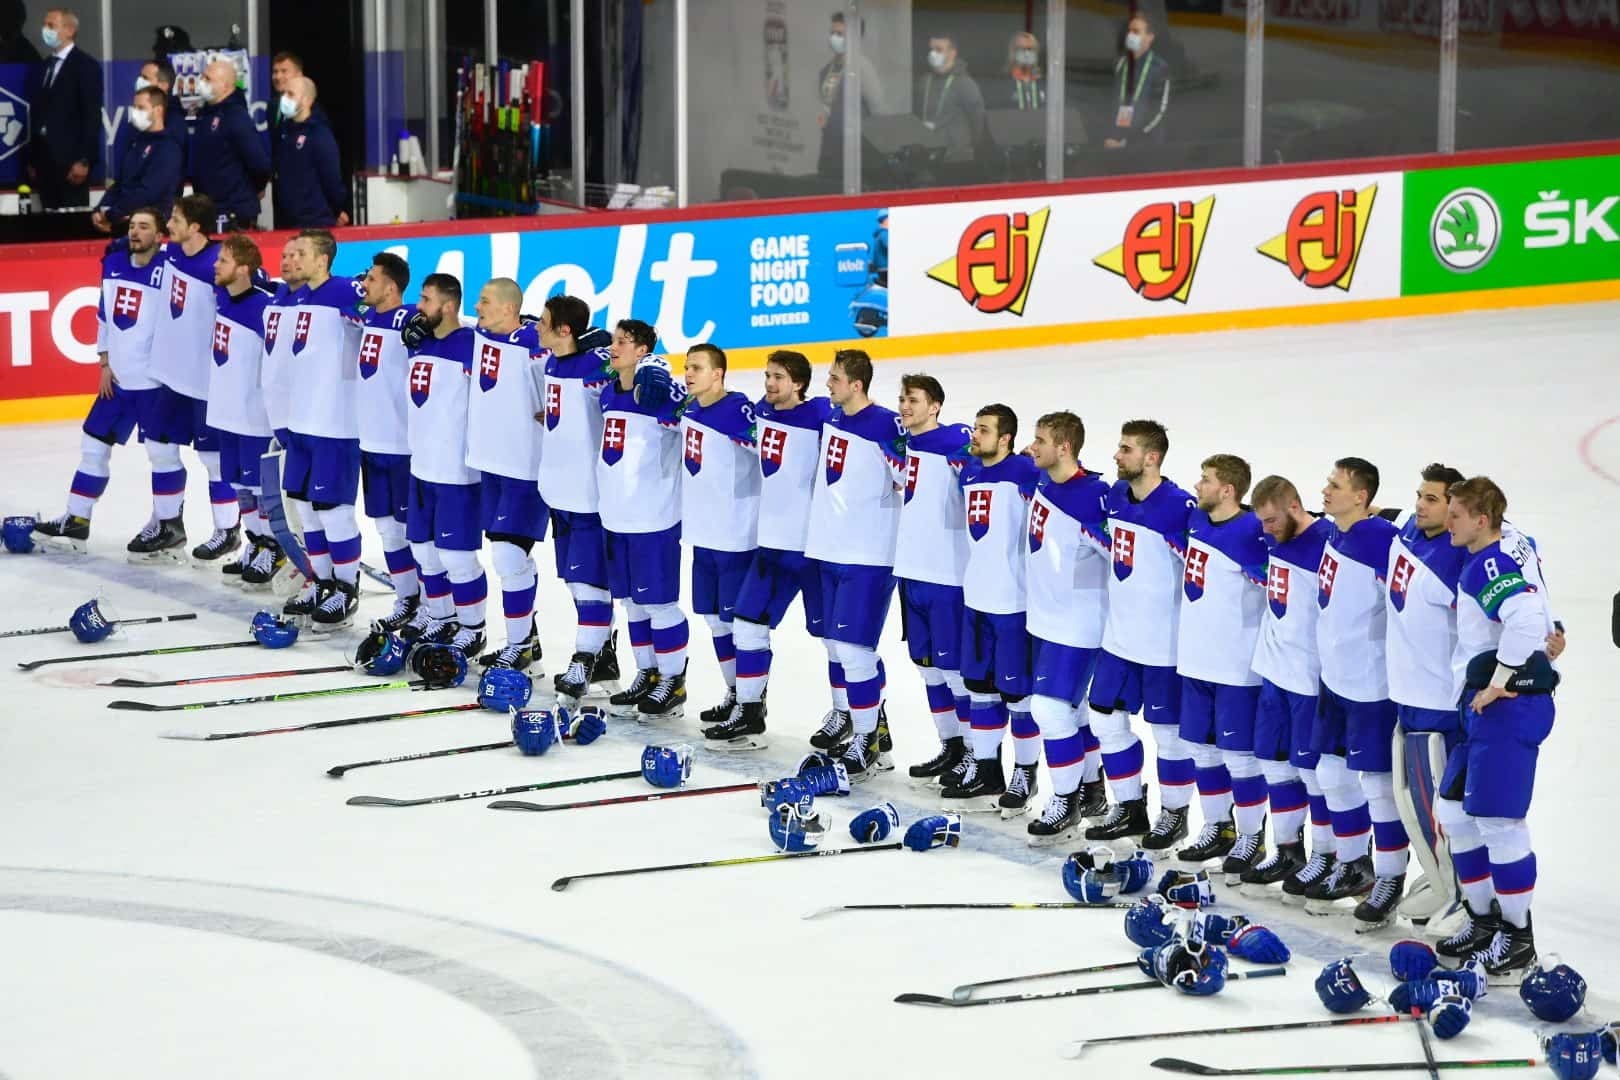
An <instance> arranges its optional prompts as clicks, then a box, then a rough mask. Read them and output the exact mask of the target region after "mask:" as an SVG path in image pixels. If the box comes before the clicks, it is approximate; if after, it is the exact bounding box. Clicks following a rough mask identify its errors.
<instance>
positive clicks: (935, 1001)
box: [894, 967, 1288, 1009]
mask: <svg viewBox="0 0 1620 1080" xmlns="http://www.w3.org/2000/svg"><path fill="white" fill-rule="evenodd" d="M1287 974H1288V969H1287V968H1284V967H1269V968H1256V969H1254V970H1253V971H1233V972H1229V973H1228V974H1227V976H1226V980H1227V981H1228V982H1231V981H1232V980H1233V979H1267V978H1271V977H1272V976H1276V975H1287ZM1163 985H1164V984H1163V983H1161V982H1160V981H1159V980H1157V979H1148V980H1146V981H1144V982H1130V983H1109V984H1107V985H1105V986H1080V987H1076V988H1075V989H1073V990H1054V991H1051V992H1049V993H1042V994H1003V995H1001V996H1000V997H987V998H969V999H968V1000H966V1001H957V1000H956V999H954V998H948V997H940V996H939V995H938V994H900V995H899V996H897V997H896V998H895V999H894V1000H895V1002H896V1004H900V1005H942V1006H945V1007H946V1008H950V1009H966V1008H969V1007H970V1006H973V1005H1010V1004H1013V1003H1014V1002H1020V1001H1056V1000H1057V999H1058V998H1071V997H1091V996H1093V995H1096V994H1118V993H1123V992H1125V991H1128V990H1146V989H1148V988H1150V987H1155V986H1163Z"/></svg>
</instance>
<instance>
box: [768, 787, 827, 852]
mask: <svg viewBox="0 0 1620 1080" xmlns="http://www.w3.org/2000/svg"><path fill="white" fill-rule="evenodd" d="M770 828H771V842H772V843H773V844H775V845H776V850H778V851H787V852H799V851H814V850H815V849H816V847H817V846H818V845H819V844H820V843H821V841H822V838H823V837H825V836H826V835H827V823H826V822H825V821H823V820H822V819H821V811H820V810H819V809H817V808H816V804H815V799H814V798H813V797H812V796H808V795H807V796H805V797H804V798H803V799H801V800H800V801H799V802H791V803H783V804H782V805H781V806H778V807H777V808H776V809H775V810H774V811H772V812H771V825H770Z"/></svg>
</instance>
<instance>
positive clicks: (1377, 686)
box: [1316, 517, 1395, 701]
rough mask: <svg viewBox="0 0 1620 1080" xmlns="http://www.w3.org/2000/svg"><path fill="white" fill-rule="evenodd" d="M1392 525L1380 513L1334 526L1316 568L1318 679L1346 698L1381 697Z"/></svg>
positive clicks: (1385, 678)
mask: <svg viewBox="0 0 1620 1080" xmlns="http://www.w3.org/2000/svg"><path fill="white" fill-rule="evenodd" d="M1394 540H1395V526H1394V525H1393V524H1391V523H1390V522H1388V521H1385V520H1384V519H1383V518H1381V517H1370V518H1363V519H1362V520H1361V521H1358V522H1356V523H1355V524H1354V525H1352V526H1350V528H1348V529H1343V530H1341V529H1337V528H1335V529H1334V530H1333V532H1332V534H1331V535H1330V536H1329V537H1328V542H1327V544H1326V545H1325V546H1324V547H1323V549H1322V564H1321V565H1320V566H1319V567H1317V570H1316V603H1317V606H1318V607H1320V608H1321V609H1322V614H1321V616H1320V617H1319V618H1318V619H1317V621H1316V646H1317V651H1318V652H1319V654H1320V655H1321V657H1322V683H1323V684H1324V685H1325V686H1326V687H1327V688H1328V689H1329V690H1332V691H1333V692H1334V693H1335V694H1338V695H1339V696H1340V697H1343V698H1348V699H1350V700H1351V701H1384V700H1386V699H1387V698H1388V697H1389V672H1388V669H1387V667H1386V663H1385V660H1384V636H1385V631H1386V629H1387V623H1388V619H1387V617H1386V615H1385V611H1384V573H1385V571H1386V570H1387V569H1388V567H1389V548H1390V544H1391V543H1392V542H1394Z"/></svg>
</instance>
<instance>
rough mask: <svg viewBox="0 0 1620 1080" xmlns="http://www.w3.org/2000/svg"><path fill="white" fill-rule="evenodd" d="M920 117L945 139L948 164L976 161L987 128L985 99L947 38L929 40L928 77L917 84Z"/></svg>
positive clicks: (925, 124)
mask: <svg viewBox="0 0 1620 1080" xmlns="http://www.w3.org/2000/svg"><path fill="white" fill-rule="evenodd" d="M916 100H917V115H918V116H920V117H921V118H922V122H923V126H925V127H927V128H929V129H930V130H932V131H937V132H939V133H940V134H941V135H943V136H944V138H945V143H946V152H945V160H946V161H949V162H963V161H972V160H973V158H974V148H975V147H976V146H977V145H978V141H979V135H980V133H981V131H982V130H983V127H984V95H983V94H982V93H981V92H980V91H979V84H978V83H977V82H975V81H974V80H973V76H972V75H970V74H968V70H967V64H966V63H964V62H963V61H962V59H961V58H960V57H959V56H957V55H956V42H955V41H953V40H952V39H951V37H950V36H949V35H947V34H936V35H935V36H934V37H931V38H929V39H928V74H926V75H924V76H923V77H922V78H921V79H919V80H918V81H917V98H916Z"/></svg>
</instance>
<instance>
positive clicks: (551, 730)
mask: <svg viewBox="0 0 1620 1080" xmlns="http://www.w3.org/2000/svg"><path fill="white" fill-rule="evenodd" d="M510 712H511V715H512V741H513V742H515V743H516V744H517V748H518V749H519V750H520V751H522V752H523V754H524V756H525V757H539V756H540V755H541V754H544V753H545V752H546V751H547V750H550V749H551V748H552V746H554V745H555V744H556V743H557V741H558V740H559V739H561V738H562V724H561V723H560V722H559V718H558V716H557V714H556V713H553V712H552V711H551V710H550V709H521V710H520V709H517V708H513V709H511V710H510Z"/></svg>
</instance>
